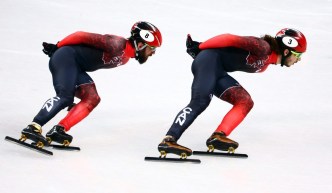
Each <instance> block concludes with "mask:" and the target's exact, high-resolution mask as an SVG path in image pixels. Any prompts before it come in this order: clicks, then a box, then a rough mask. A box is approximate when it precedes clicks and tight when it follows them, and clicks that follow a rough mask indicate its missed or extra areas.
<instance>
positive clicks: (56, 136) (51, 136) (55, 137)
mask: <svg viewBox="0 0 332 193" xmlns="http://www.w3.org/2000/svg"><path fill="white" fill-rule="evenodd" d="M46 139H47V141H48V142H49V143H51V142H52V141H55V142H57V143H60V144H62V145H64V146H69V144H70V143H71V141H72V140H73V137H72V136H71V135H68V134H67V133H66V132H65V129H64V128H63V127H62V126H60V125H55V126H54V127H53V128H52V129H51V130H50V131H49V132H47V134H46Z"/></svg>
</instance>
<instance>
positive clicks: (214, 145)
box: [206, 132, 239, 153]
mask: <svg viewBox="0 0 332 193" xmlns="http://www.w3.org/2000/svg"><path fill="white" fill-rule="evenodd" d="M206 146H207V147H208V148H209V150H208V151H210V152H213V150H214V149H218V150H221V151H228V152H230V153H234V151H235V149H236V148H237V147H238V146H239V144H238V143H237V142H235V141H233V140H231V139H228V138H227V137H226V135H225V134H224V133H223V132H214V133H213V134H212V135H211V137H210V138H209V139H208V140H207V141H206Z"/></svg>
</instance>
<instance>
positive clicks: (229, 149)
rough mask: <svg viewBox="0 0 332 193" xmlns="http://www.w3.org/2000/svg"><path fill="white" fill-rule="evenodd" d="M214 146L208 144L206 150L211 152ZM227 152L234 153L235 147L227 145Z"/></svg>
mask: <svg viewBox="0 0 332 193" xmlns="http://www.w3.org/2000/svg"><path fill="white" fill-rule="evenodd" d="M214 149H215V148H214V146H213V145H209V146H208V150H207V152H211V153H212V152H213V151H214ZM227 153H229V154H234V153H235V149H234V147H229V148H228V150H227Z"/></svg>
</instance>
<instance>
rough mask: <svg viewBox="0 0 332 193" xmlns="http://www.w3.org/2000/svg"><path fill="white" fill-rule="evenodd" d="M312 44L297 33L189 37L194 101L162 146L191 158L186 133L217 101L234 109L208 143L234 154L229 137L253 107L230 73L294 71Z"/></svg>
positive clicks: (235, 146)
mask: <svg viewBox="0 0 332 193" xmlns="http://www.w3.org/2000/svg"><path fill="white" fill-rule="evenodd" d="M306 47H307V43H306V39H305V37H304V35H303V34H302V33H301V32H300V31H298V30H295V29H289V28H286V29H282V30H281V31H279V32H278V33H277V35H276V36H275V37H271V36H269V35H265V36H263V37H261V38H258V37H252V36H238V35H233V34H222V35H219V36H216V37H213V38H211V39H209V40H207V41H205V42H203V43H199V42H196V41H192V39H191V37H190V35H188V38H187V52H188V54H190V55H191V56H192V57H193V58H194V61H193V63H192V73H193V75H194V79H193V83H192V86H191V100H190V102H189V104H188V105H187V106H185V107H184V108H183V109H182V110H181V111H180V112H179V113H178V114H177V116H176V117H175V120H174V122H173V124H172V126H171V127H170V129H169V130H168V132H167V134H166V137H165V138H164V139H163V140H162V142H161V143H160V144H159V146H158V150H159V151H160V152H161V153H162V154H163V155H165V153H174V154H178V155H180V156H181V157H186V156H189V155H191V154H192V151H191V150H190V149H189V148H187V147H184V146H181V145H179V144H178V143H177V141H178V139H179V138H180V137H181V135H182V134H183V132H184V131H185V130H186V129H187V128H188V127H189V126H190V125H191V124H192V123H193V121H194V120H195V119H196V118H197V116H198V115H200V114H201V113H202V112H203V111H204V110H205V109H206V108H207V107H208V105H209V103H210V101H211V99H212V97H213V96H216V97H218V98H219V99H221V100H223V101H226V102H228V103H230V104H232V105H233V107H232V108H231V109H230V111H229V112H228V113H227V114H226V115H225V116H224V118H223V119H222V121H221V123H220V125H219V126H218V127H217V129H216V130H215V131H214V132H213V134H212V136H211V137H210V138H208V140H207V141H206V145H207V146H208V148H209V149H210V150H211V151H213V149H218V150H222V151H232V152H234V150H235V149H236V148H237V147H238V143H237V142H235V141H233V140H231V139H229V138H227V136H228V135H229V134H230V133H231V132H232V131H233V130H234V129H235V128H236V127H237V126H238V125H239V124H240V123H241V122H242V121H243V119H244V118H245V117H246V116H247V114H248V113H249V112H250V110H251V109H252V108H253V105H254V102H253V100H252V98H251V97H250V95H249V93H248V92H247V91H246V90H245V89H244V88H243V87H242V86H241V84H240V83H239V82H238V81H236V80H235V79H234V78H233V77H231V76H230V75H229V74H228V73H229V72H234V71H243V72H248V73H257V72H263V71H265V70H266V69H267V67H268V66H269V65H270V64H281V66H287V67H290V66H292V65H294V64H295V63H297V62H298V61H300V60H301V54H302V53H304V52H305V51H306Z"/></svg>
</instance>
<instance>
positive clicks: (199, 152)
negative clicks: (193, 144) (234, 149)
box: [193, 151, 248, 158]
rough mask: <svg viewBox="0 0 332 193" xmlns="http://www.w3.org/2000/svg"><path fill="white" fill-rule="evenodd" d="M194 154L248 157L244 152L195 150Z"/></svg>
mask: <svg viewBox="0 0 332 193" xmlns="http://www.w3.org/2000/svg"><path fill="white" fill-rule="evenodd" d="M193 154H194V155H207V156H223V157H231V158H248V155H247V154H242V153H226V152H209V151H194V152H193Z"/></svg>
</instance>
